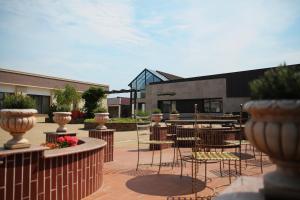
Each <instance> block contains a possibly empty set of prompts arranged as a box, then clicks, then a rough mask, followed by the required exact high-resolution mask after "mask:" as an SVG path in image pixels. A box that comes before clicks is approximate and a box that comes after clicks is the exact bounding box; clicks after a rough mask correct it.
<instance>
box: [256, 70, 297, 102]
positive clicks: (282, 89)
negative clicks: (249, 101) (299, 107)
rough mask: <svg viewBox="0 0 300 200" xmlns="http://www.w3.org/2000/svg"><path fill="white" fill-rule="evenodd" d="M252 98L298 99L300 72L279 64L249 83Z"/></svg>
mask: <svg viewBox="0 0 300 200" xmlns="http://www.w3.org/2000/svg"><path fill="white" fill-rule="evenodd" d="M250 90H251V96H252V98H253V99H300V72H299V71H296V69H295V68H291V67H287V66H285V65H281V66H279V67H278V68H275V69H271V70H268V71H266V72H265V73H264V76H263V77H261V78H259V79H256V80H253V81H252V82H251V83H250Z"/></svg>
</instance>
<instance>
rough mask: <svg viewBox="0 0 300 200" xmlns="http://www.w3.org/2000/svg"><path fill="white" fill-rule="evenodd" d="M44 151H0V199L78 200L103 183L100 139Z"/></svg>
mask: <svg viewBox="0 0 300 200" xmlns="http://www.w3.org/2000/svg"><path fill="white" fill-rule="evenodd" d="M82 142H83V144H81V145H77V146H75V147H69V148H65V149H55V150H46V151H45V149H46V148H44V147H40V146H32V147H31V148H28V149H20V150H0V160H1V161H0V177H1V178H0V199H1V200H2V199H3V200H17V199H24V200H26V199H28V200H29V199H30V200H34V199H45V200H47V199H65V200H67V199H68V200H70V199H82V198H84V197H86V196H88V195H90V194H92V193H93V192H95V191H96V190H98V189H99V188H100V187H101V186H102V184H103V171H102V168H103V160H104V150H103V147H104V146H105V145H106V142H104V141H103V140H98V139H93V138H84V139H82Z"/></svg>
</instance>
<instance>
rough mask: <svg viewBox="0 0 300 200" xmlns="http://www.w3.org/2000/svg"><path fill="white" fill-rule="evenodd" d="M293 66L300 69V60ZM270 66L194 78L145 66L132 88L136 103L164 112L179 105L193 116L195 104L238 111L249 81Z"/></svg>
mask: <svg viewBox="0 0 300 200" xmlns="http://www.w3.org/2000/svg"><path fill="white" fill-rule="evenodd" d="M289 67H296V68H297V69H299V70H300V64H297V65H290V66H289ZM268 69H270V68H265V69H256V70H248V71H241V72H232V73H224V74H216V75H210V76H200V77H192V78H180V77H178V76H175V75H172V76H171V78H169V79H168V78H167V77H164V76H163V75H162V74H160V73H159V72H158V71H153V70H148V69H145V70H143V71H142V72H141V74H139V75H138V76H137V77H136V78H135V79H134V80H133V81H132V82H130V84H129V86H130V87H131V89H136V90H137V95H136V97H137V100H136V104H135V105H133V107H135V108H137V109H139V110H140V109H144V110H146V111H148V112H151V111H152V110H154V109H155V108H160V109H161V110H162V112H163V113H170V112H171V110H172V109H176V110H178V111H179V112H180V113H181V114H182V116H183V117H191V116H192V113H193V112H194V105H195V104H197V105H198V108H199V112H201V113H215V114H218V113H219V114H222V113H237V112H239V111H240V104H244V103H245V102H247V101H249V100H250V88H249V82H251V81H252V80H254V79H256V78H258V77H260V76H262V75H263V74H264V72H265V71H266V70H268ZM148 77H149V78H148ZM158 77H161V78H158ZM149 79H150V80H149ZM133 93H134V92H132V94H133ZM131 97H132V99H134V96H133V95H131ZM132 104H134V100H132Z"/></svg>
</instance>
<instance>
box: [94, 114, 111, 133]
mask: <svg viewBox="0 0 300 200" xmlns="http://www.w3.org/2000/svg"><path fill="white" fill-rule="evenodd" d="M94 114H95V121H96V122H97V123H98V124H99V125H98V126H97V127H96V129H98V130H105V129H107V127H106V126H105V124H106V123H107V122H108V120H109V113H94Z"/></svg>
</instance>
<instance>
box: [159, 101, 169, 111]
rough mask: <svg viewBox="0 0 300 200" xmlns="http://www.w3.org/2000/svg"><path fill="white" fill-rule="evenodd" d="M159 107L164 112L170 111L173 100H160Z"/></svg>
mask: <svg viewBox="0 0 300 200" xmlns="http://www.w3.org/2000/svg"><path fill="white" fill-rule="evenodd" d="M158 108H159V109H160V110H161V112H163V113H170V112H171V109H172V102H171V101H158Z"/></svg>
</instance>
